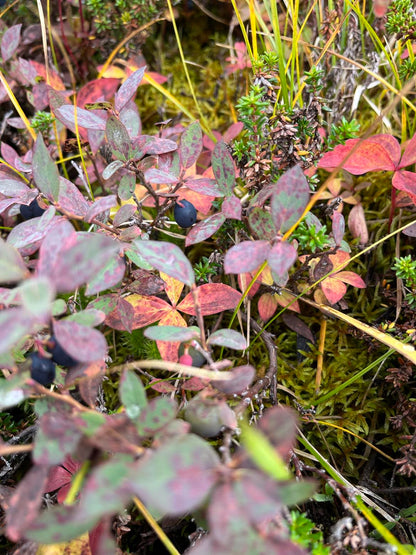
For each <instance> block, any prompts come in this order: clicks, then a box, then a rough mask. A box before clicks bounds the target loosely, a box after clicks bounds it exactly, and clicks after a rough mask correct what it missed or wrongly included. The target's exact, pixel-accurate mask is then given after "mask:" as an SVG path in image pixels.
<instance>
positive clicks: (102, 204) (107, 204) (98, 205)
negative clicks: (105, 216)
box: [84, 195, 117, 223]
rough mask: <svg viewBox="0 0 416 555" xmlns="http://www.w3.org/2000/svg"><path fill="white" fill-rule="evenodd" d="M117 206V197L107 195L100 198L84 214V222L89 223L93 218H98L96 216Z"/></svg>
mask: <svg viewBox="0 0 416 555" xmlns="http://www.w3.org/2000/svg"><path fill="white" fill-rule="evenodd" d="M116 204H117V197H116V195H108V196H106V197H102V198H100V199H98V200H96V201H95V202H94V203H93V204H91V206H90V207H89V208H88V211H87V213H86V214H85V218H84V219H85V221H86V222H89V223H91V222H92V221H93V220H94V218H96V217H97V216H98V214H102V213H103V212H106V211H107V210H110V209H111V208H113V206H116Z"/></svg>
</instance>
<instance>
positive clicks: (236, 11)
mask: <svg viewBox="0 0 416 555" xmlns="http://www.w3.org/2000/svg"><path fill="white" fill-rule="evenodd" d="M231 4H232V5H233V9H234V13H235V16H236V18H237V21H238V24H239V25H240V30H241V34H242V35H243V38H244V42H245V44H246V47H247V52H248V55H249V56H250V59H251V60H253V58H254V56H253V50H252V48H251V44H250V41H249V39H248V36H247V31H246V28H245V26H244V22H243V20H242V18H241V14H240V10H239V9H238V6H237V3H236V1H235V0H231Z"/></svg>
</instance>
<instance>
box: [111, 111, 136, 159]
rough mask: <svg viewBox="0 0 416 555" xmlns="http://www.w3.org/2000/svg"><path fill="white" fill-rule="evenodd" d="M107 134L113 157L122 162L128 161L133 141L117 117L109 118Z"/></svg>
mask: <svg viewBox="0 0 416 555" xmlns="http://www.w3.org/2000/svg"><path fill="white" fill-rule="evenodd" d="M105 134H106V136H107V141H108V144H109V146H110V149H111V152H112V154H113V156H114V157H115V158H119V159H120V160H127V158H128V156H129V150H130V142H131V139H130V136H129V134H128V132H127V129H126V128H125V127H124V125H123V124H122V123H121V121H120V120H119V119H118V118H116V117H115V116H110V117H109V118H108V120H107V124H106V127H105Z"/></svg>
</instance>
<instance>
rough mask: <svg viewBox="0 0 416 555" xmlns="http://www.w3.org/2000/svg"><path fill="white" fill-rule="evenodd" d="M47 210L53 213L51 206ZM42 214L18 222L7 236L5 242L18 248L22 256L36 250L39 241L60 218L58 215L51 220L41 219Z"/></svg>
mask: <svg viewBox="0 0 416 555" xmlns="http://www.w3.org/2000/svg"><path fill="white" fill-rule="evenodd" d="M48 210H52V213H53V207H50V208H49V209H48ZM45 214H46V212H45ZM45 214H43V216H45ZM43 216H41V217H40V218H32V219H31V220H27V221H25V222H22V223H20V224H18V225H17V226H16V227H14V228H13V229H12V230H11V232H10V233H9V235H8V236H7V243H9V244H10V245H13V246H14V247H15V248H16V249H18V250H19V251H20V254H21V255H22V256H28V255H30V254H33V253H34V252H36V251H37V249H38V247H39V243H40V241H41V240H42V239H43V238H44V237H45V235H46V234H47V233H48V231H49V230H50V229H51V228H52V227H53V226H54V225H55V224H56V223H57V222H58V221H59V220H61V218H60V217H58V216H54V217H53V219H52V220H51V221H45V220H42V218H43Z"/></svg>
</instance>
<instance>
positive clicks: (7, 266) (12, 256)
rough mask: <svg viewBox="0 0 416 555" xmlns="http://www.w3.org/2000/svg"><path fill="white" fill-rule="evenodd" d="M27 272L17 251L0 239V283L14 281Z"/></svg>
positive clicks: (19, 279)
mask: <svg viewBox="0 0 416 555" xmlns="http://www.w3.org/2000/svg"><path fill="white" fill-rule="evenodd" d="M28 274H29V272H28V269H27V268H26V264H25V263H24V261H23V258H22V257H21V255H20V254H19V252H18V251H17V250H16V249H15V248H14V247H12V246H11V245H9V244H8V243H6V242H5V241H3V239H0V283H16V282H18V281H21V280H22V279H24V278H25V277H27V276H28Z"/></svg>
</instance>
